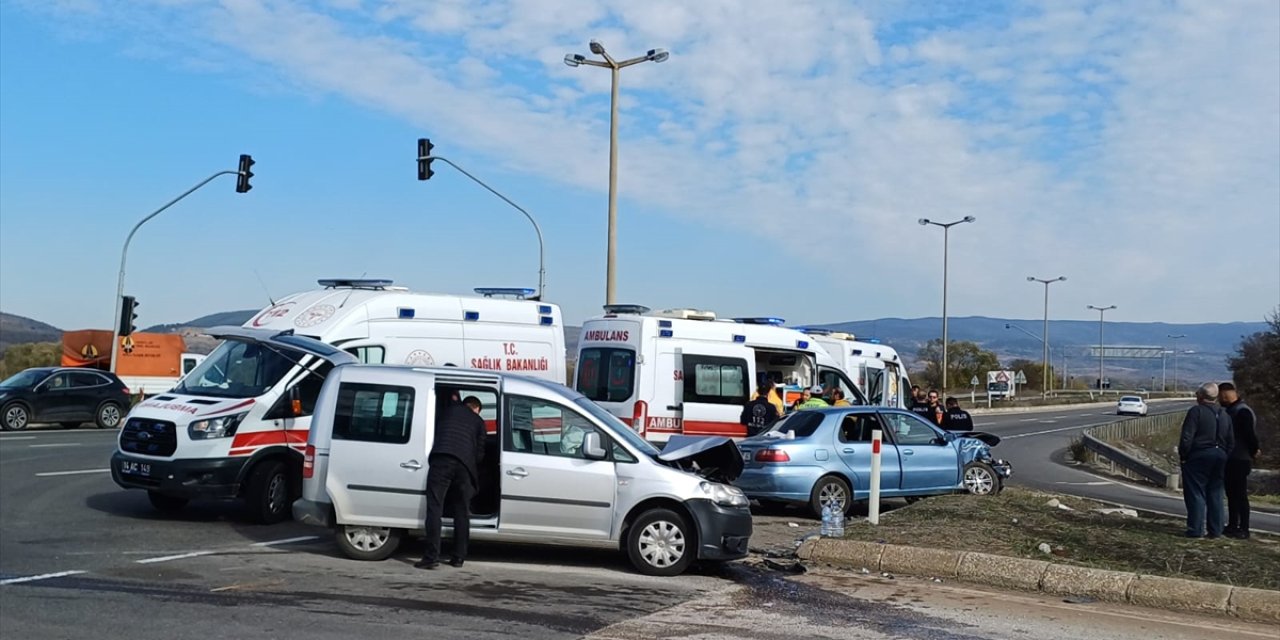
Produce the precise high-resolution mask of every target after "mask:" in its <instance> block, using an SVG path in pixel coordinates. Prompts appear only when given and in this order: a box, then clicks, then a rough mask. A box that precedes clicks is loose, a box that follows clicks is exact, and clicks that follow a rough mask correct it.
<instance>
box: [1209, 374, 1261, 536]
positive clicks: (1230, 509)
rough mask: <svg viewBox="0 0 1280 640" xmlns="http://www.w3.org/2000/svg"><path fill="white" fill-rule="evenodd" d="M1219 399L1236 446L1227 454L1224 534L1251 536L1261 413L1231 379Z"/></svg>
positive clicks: (1221, 389)
mask: <svg viewBox="0 0 1280 640" xmlns="http://www.w3.org/2000/svg"><path fill="white" fill-rule="evenodd" d="M1218 401H1219V402H1221V403H1222V406H1223V408H1225V409H1226V410H1227V415H1229V416H1231V426H1232V432H1233V435H1234V436H1235V441H1236V442H1235V446H1234V447H1232V448H1231V453H1229V454H1227V465H1226V470H1225V472H1224V477H1223V480H1224V484H1225V486H1226V489H1227V527H1226V528H1225V529H1223V530H1222V534H1223V535H1225V536H1227V537H1228V538H1239V539H1241V540H1247V539H1248V538H1249V472H1251V471H1253V461H1254V460H1255V459H1257V457H1258V432H1257V430H1256V429H1255V428H1254V425H1255V424H1256V422H1257V416H1256V415H1255V414H1254V413H1253V409H1252V408H1250V407H1249V405H1247V404H1245V403H1244V401H1243V400H1241V399H1240V394H1238V393H1236V386H1235V385H1234V384H1231V383H1230V382H1224V383H1222V384H1220V385H1218Z"/></svg>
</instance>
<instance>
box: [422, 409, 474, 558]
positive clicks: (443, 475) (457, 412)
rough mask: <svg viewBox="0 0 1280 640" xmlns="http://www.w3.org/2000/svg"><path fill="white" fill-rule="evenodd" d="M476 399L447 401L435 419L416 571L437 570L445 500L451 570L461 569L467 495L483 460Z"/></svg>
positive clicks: (467, 522)
mask: <svg viewBox="0 0 1280 640" xmlns="http://www.w3.org/2000/svg"><path fill="white" fill-rule="evenodd" d="M480 408H481V404H480V399H479V398H476V397H475V396H467V398H466V399H465V400H463V401H462V402H456V401H453V402H450V403H449V404H448V405H446V406H445V407H444V408H443V409H442V410H441V411H440V412H439V413H438V414H437V415H436V434H435V444H433V445H432V447H431V455H429V456H428V457H427V465H428V470H427V517H426V522H425V525H426V534H427V540H426V550H425V551H424V552H423V554H422V560H420V561H419V562H418V563H417V564H415V565H413V566H415V567H418V568H419V569H435V568H436V567H438V566H440V528H441V518H442V517H443V516H444V505H445V501H446V500H447V501H448V503H449V505H450V507H451V509H452V511H453V558H452V559H451V560H450V561H449V565H450V566H454V567H461V566H462V561H463V560H466V558H467V544H468V543H469V542H470V539H471V496H472V495H473V494H474V493H475V487H476V486H477V485H478V484H479V482H478V481H479V471H478V468H479V466H480V461H481V460H482V459H483V458H484V438H485V428H484V420H483V419H482V418H481V417H480Z"/></svg>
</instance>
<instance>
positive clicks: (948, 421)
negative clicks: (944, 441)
mask: <svg viewBox="0 0 1280 640" xmlns="http://www.w3.org/2000/svg"><path fill="white" fill-rule="evenodd" d="M942 428H943V429H946V430H947V431H973V416H971V415H969V412H968V411H965V410H964V409H961V408H960V401H959V400H956V399H955V398H954V397H951V398H947V412H946V413H944V414H942Z"/></svg>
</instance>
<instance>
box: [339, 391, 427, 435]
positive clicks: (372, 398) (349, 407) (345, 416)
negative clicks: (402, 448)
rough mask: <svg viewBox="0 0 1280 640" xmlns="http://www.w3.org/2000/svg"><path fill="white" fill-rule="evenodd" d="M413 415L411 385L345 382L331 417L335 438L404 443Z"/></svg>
mask: <svg viewBox="0 0 1280 640" xmlns="http://www.w3.org/2000/svg"><path fill="white" fill-rule="evenodd" d="M412 418H413V387H396V386H390V385H382V384H359V383H344V384H343V385H342V386H340V387H338V408H337V411H335V412H334V416H333V438H334V439H335V440H359V441H363V442H385V443H388V444H404V443H406V442H408V441H409V431H410V428H411V424H412Z"/></svg>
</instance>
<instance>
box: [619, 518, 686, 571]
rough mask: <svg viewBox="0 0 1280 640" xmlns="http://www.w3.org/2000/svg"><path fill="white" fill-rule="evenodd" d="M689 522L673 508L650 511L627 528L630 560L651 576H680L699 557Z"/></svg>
mask: <svg viewBox="0 0 1280 640" xmlns="http://www.w3.org/2000/svg"><path fill="white" fill-rule="evenodd" d="M694 538H695V535H694V533H693V528H692V527H691V526H690V525H689V522H688V520H687V519H686V518H685V517H684V516H681V515H680V514H678V513H676V512H675V511H672V510H670V509H661V508H659V509H650V510H649V511H646V512H644V513H642V514H640V517H639V518H636V520H635V522H633V523H631V528H630V529H627V557H628V558H629V559H630V560H631V565H632V566H634V567H635V568H636V570H637V571H639V572H640V573H643V574H644V575H647V576H678V575H680V574H681V573H684V570H685V569H688V568H689V565H690V564H691V563H692V562H693V560H694V556H696V555H697V554H698V546H697V541H696V540H695V539H694Z"/></svg>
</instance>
